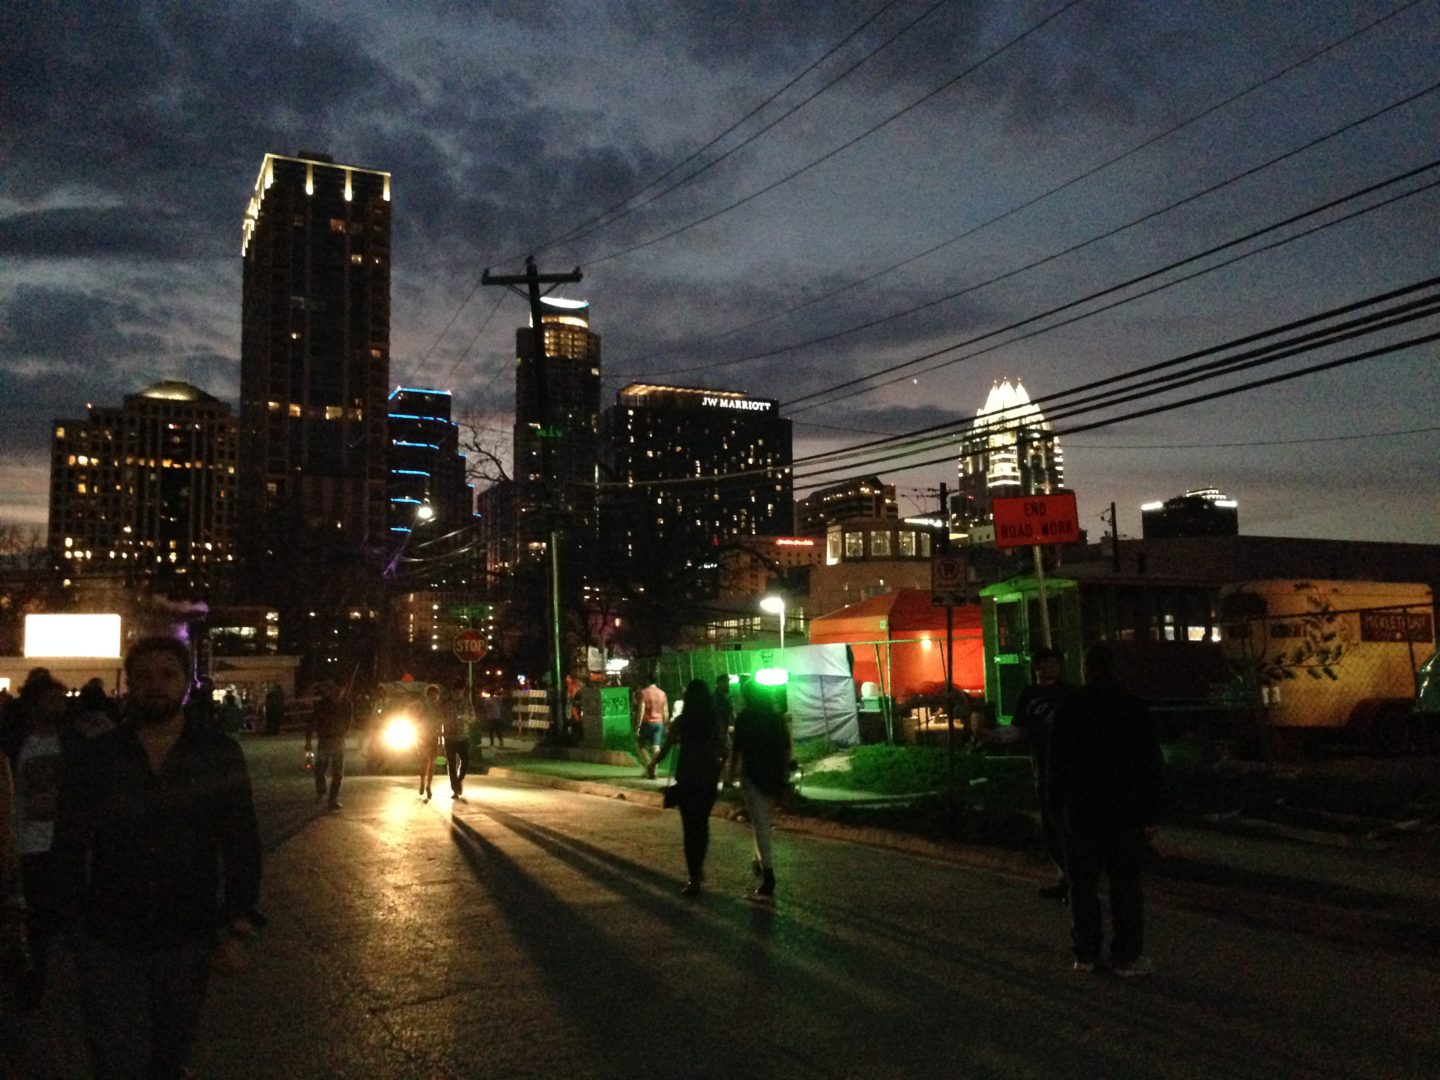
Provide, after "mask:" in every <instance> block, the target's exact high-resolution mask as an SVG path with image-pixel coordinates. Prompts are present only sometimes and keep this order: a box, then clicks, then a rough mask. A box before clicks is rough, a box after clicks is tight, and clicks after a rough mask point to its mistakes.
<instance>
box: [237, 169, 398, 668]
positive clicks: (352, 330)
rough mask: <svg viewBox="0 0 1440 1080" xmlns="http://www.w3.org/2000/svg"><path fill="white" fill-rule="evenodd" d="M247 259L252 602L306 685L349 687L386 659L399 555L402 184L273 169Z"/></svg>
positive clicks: (247, 546) (247, 548) (261, 189)
mask: <svg viewBox="0 0 1440 1080" xmlns="http://www.w3.org/2000/svg"><path fill="white" fill-rule="evenodd" d="M241 252H242V256H243V259H244V269H243V282H244V300H243V309H242V315H241V340H240V474H239V480H240V506H241V510H240V521H241V524H242V526H243V528H242V530H241V532H240V536H241V559H242V567H243V573H244V578H245V589H246V591H247V594H248V596H249V597H250V598H251V600H252V601H254V602H262V603H271V604H274V605H275V606H276V607H277V608H278V609H279V612H280V641H281V645H280V647H281V649H282V651H284V652H295V653H298V654H300V655H301V656H302V657H303V658H304V662H305V664H306V665H307V666H306V667H305V668H302V674H303V675H304V676H307V677H312V678H313V677H317V676H318V675H320V674H322V673H323V674H337V673H338V672H339V669H340V666H341V665H344V664H347V663H348V664H350V665H351V666H352V667H353V666H354V664H355V663H356V662H357V658H363V657H364V656H365V655H367V653H368V651H369V650H370V649H371V648H372V641H373V636H372V633H371V631H372V629H373V627H374V626H375V625H376V620H377V617H378V614H377V612H378V605H377V602H376V600H375V598H374V596H373V595H372V593H373V590H374V589H375V588H376V587H377V585H376V584H375V583H376V582H378V580H379V577H380V564H381V563H382V562H383V561H384V559H385V557H386V553H387V550H388V549H389V546H390V533H389V530H388V522H387V516H388V510H389V500H388V493H387V490H386V489H387V481H388V479H389V475H388V460H387V459H388V455H387V450H388V433H387V425H388V415H387V408H386V398H387V396H388V394H389V390H390V174H389V173H387V172H379V171H376V170H374V169H365V168H360V167H358V166H354V165H341V164H338V163H336V162H335V161H334V160H333V159H331V158H329V157H327V156H326V155H323V154H306V153H302V154H300V155H298V156H295V157H290V156H286V155H283V154H266V155H265V159H264V161H263V162H262V163H261V165H260V175H259V177H258V178H257V179H256V181H255V189H254V192H253V194H252V195H251V197H250V201H249V204H248V205H247V206H246V209H245V219H244V223H243V244H242V246H241Z"/></svg>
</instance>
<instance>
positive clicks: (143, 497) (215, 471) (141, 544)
mask: <svg viewBox="0 0 1440 1080" xmlns="http://www.w3.org/2000/svg"><path fill="white" fill-rule="evenodd" d="M235 482H236V427H235V417H234V415H233V414H232V413H231V411H230V406H229V405H227V404H225V403H224V402H222V401H219V400H217V399H216V398H214V397H212V396H211V395H209V394H207V393H205V392H204V391H203V390H199V389H197V388H196V387H194V386H191V385H190V384H189V383H183V382H173V381H164V382H159V383H156V384H155V385H154V386H151V387H150V388H148V389H146V390H142V391H141V392H140V393H138V394H130V395H127V396H126V397H125V399H124V404H123V405H121V406H120V407H119V408H115V407H96V406H93V405H92V406H90V408H89V416H88V418H86V419H84V420H57V421H55V425H54V441H53V442H52V444H51V459H50V525H49V536H48V547H49V551H50V554H51V558H52V559H53V561H54V562H55V563H56V565H57V566H58V567H59V569H60V572H61V575H62V577H63V578H64V579H65V580H66V581H67V583H76V582H79V581H82V580H85V579H89V580H92V581H94V580H99V579H111V580H114V581H118V582H121V583H123V584H124V585H126V586H131V587H133V586H136V585H140V584H147V585H149V586H151V587H153V588H154V590H155V591H156V592H158V593H161V594H164V595H174V596H190V597H210V596H211V595H212V594H213V591H214V590H215V589H216V587H217V586H219V585H221V584H224V582H223V577H224V575H225V574H226V572H228V570H229V569H230V566H231V564H232V562H233V560H234V541H235V521H236V519H235V514H236V502H235Z"/></svg>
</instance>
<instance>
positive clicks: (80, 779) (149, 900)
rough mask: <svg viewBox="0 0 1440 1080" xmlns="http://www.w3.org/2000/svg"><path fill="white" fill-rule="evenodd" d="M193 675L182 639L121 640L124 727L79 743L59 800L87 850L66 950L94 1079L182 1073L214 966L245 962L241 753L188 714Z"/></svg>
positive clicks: (248, 828)
mask: <svg viewBox="0 0 1440 1080" xmlns="http://www.w3.org/2000/svg"><path fill="white" fill-rule="evenodd" d="M190 674H191V666H190V654H189V650H188V648H187V647H186V646H185V644H184V643H183V642H181V641H179V640H177V639H175V638H170V637H148V638H142V639H140V640H139V641H137V642H136V643H135V644H134V645H132V646H131V648H130V651H129V653H128V654H127V655H126V657H125V677H126V682H127V684H128V687H129V694H128V697H127V715H126V717H125V720H124V722H123V723H122V724H121V725H120V727H118V728H117V729H116V730H114V731H111V732H107V733H106V734H104V735H99V736H97V737H96V738H94V739H90V740H88V741H87V742H85V743H84V744H83V745H82V747H81V749H80V751H79V752H78V753H77V755H76V761H75V767H74V768H73V769H71V770H70V771H69V772H67V774H66V784H65V786H64V788H63V791H62V795H63V798H64V800H65V802H66V803H67V805H69V806H70V807H72V808H73V810H74V812H75V813H77V815H78V816H79V820H80V823H81V824H82V826H83V836H84V839H85V843H86V847H87V850H88V855H89V865H90V878H89V883H88V887H87V889H86V891H85V893H84V903H83V906H84V917H83V922H82V932H81V933H80V934H79V935H78V936H77V943H76V946H77V948H76V951H77V966H78V968H79V972H80V984H81V988H82V993H81V1006H82V1014H83V1018H84V1028H85V1038H86V1042H87V1044H88V1046H89V1048H90V1054H91V1059H92V1061H91V1064H92V1067H93V1069H94V1074H95V1075H96V1076H105V1077H111V1076H114V1077H121V1076H123V1077H155V1078H160V1077H167V1078H168V1077H180V1076H183V1075H184V1074H185V1063H186V1061H187V1059H188V1058H189V1056H190V1051H191V1047H192V1046H193V1044H194V1041H195V1036H196V1033H197V1031H198V1030H199V1027H200V1020H201V1015H202V1010H203V1007H204V1002H205V991H206V987H207V984H208V981H209V976H210V972H211V969H212V965H213V966H215V967H216V968H217V969H221V970H224V969H231V970H233V969H235V968H237V967H240V966H243V963H244V959H245V956H246V953H245V949H244V946H243V945H242V939H245V938H248V937H249V936H250V935H251V933H252V922H251V919H252V913H253V912H254V910H255V905H256V901H257V899H258V897H259V892H260V860H261V855H260V829H259V825H258V824H257V822H256V818H255V804H254V798H253V796H252V794H251V788H250V777H249V773H248V772H247V769H246V766H245V755H244V753H243V752H242V751H241V749H240V746H239V744H238V743H236V741H235V740H234V739H231V738H229V737H227V736H226V735H224V734H223V733H221V732H220V731H218V730H216V729H215V728H214V727H213V726H210V725H205V724H200V723H197V722H195V721H194V720H193V719H191V718H189V717H187V716H186V714H185V698H186V692H187V690H188V689H189V686H190ZM222 866H223V868H224V872H223V874H222V873H221V867H222ZM217 934H218V935H223V936H222V937H221V938H220V939H219V940H217Z"/></svg>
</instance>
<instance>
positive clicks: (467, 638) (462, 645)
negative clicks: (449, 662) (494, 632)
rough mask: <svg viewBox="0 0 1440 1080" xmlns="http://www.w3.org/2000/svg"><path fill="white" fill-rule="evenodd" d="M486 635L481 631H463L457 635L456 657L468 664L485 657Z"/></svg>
mask: <svg viewBox="0 0 1440 1080" xmlns="http://www.w3.org/2000/svg"><path fill="white" fill-rule="evenodd" d="M485 649H486V646H485V635H483V634H482V633H480V631H479V630H461V631H460V632H459V633H458V634H456V635H455V655H456V656H458V657H459V658H460V659H461V660H463V661H465V663H467V664H473V663H475V662H476V661H477V660H482V659H484V657H485Z"/></svg>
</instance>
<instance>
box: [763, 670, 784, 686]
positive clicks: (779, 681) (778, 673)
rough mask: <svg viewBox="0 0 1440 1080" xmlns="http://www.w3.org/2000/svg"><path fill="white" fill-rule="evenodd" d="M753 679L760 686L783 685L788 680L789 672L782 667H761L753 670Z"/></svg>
mask: <svg viewBox="0 0 1440 1080" xmlns="http://www.w3.org/2000/svg"><path fill="white" fill-rule="evenodd" d="M755 681H756V682H757V683H759V684H760V685H761V686H784V685H785V684H786V683H788V682H789V681H790V673H789V672H788V671H786V670H785V669H784V668H778V667H767V668H761V669H760V670H759V671H757V672H755Z"/></svg>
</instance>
